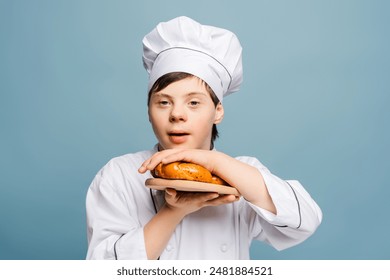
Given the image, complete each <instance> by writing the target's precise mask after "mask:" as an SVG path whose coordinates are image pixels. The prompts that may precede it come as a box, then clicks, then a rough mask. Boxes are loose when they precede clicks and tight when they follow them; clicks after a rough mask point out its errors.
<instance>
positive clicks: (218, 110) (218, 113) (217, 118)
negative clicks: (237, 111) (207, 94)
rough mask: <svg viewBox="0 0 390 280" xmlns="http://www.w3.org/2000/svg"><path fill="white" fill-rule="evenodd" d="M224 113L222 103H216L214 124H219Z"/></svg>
mask: <svg viewBox="0 0 390 280" xmlns="http://www.w3.org/2000/svg"><path fill="white" fill-rule="evenodd" d="M224 114H225V111H224V109H223V105H222V103H221V102H219V103H218V105H217V107H215V119H214V124H219V123H221V122H222V120H223V116H224Z"/></svg>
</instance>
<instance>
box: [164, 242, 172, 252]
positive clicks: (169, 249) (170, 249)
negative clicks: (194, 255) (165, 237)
mask: <svg viewBox="0 0 390 280" xmlns="http://www.w3.org/2000/svg"><path fill="white" fill-rule="evenodd" d="M172 249H173V247H172V246H171V245H169V244H168V245H167V247H166V248H165V250H167V251H168V252H170V251H172Z"/></svg>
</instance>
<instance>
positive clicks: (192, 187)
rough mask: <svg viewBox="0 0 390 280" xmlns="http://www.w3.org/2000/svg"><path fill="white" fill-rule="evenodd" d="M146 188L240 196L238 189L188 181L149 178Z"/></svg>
mask: <svg viewBox="0 0 390 280" xmlns="http://www.w3.org/2000/svg"><path fill="white" fill-rule="evenodd" d="M145 186H146V187H148V188H151V189H155V190H165V189H166V188H171V189H175V190H178V191H184V192H217V193H219V194H234V195H236V196H240V193H239V192H238V191H237V189H236V188H233V187H227V186H221V185H217V184H209V183H202V182H194V181H188V180H167V179H160V178H149V179H147V180H146V181H145Z"/></svg>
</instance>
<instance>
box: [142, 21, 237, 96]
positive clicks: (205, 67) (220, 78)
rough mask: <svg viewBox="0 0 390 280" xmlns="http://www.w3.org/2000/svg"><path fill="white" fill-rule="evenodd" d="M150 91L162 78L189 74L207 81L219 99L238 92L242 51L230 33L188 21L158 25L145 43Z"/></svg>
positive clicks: (144, 59) (144, 49)
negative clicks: (184, 73)
mask: <svg viewBox="0 0 390 280" xmlns="http://www.w3.org/2000/svg"><path fill="white" fill-rule="evenodd" d="M142 43H143V57H142V58H143V63H144V67H145V69H146V70H147V72H148V73H149V85H148V91H149V90H150V89H151V87H152V86H153V84H154V83H155V82H156V80H157V79H158V78H160V77H161V76H163V75H165V74H167V73H171V72H186V73H189V74H192V75H195V76H197V77H199V78H200V79H202V80H203V81H205V82H206V83H207V84H208V85H209V86H210V87H211V89H212V90H213V91H214V93H215V94H216V95H217V97H218V99H219V100H220V101H222V99H223V97H224V96H226V95H228V94H230V93H233V92H235V91H238V90H239V87H240V84H241V82H242V56H241V53H242V48H241V44H240V42H239V40H238V39H237V37H236V35H235V34H233V33H232V32H230V31H229V30H226V29H222V28H217V27H213V26H208V25H201V24H199V23H198V22H196V21H194V20H192V19H190V18H188V17H184V16H182V17H178V18H174V19H172V20H170V21H168V22H162V23H159V24H158V25H157V26H156V28H154V29H153V30H152V31H151V32H150V33H149V34H147V35H146V36H145V37H144V39H143V40H142Z"/></svg>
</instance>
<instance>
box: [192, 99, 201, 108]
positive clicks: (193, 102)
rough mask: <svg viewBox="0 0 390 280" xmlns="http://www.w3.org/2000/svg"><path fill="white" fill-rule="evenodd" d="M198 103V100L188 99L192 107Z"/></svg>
mask: <svg viewBox="0 0 390 280" xmlns="http://www.w3.org/2000/svg"><path fill="white" fill-rule="evenodd" d="M199 103H200V102H199V101H194V100H192V101H190V105H191V106H192V107H194V106H197V105H199Z"/></svg>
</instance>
